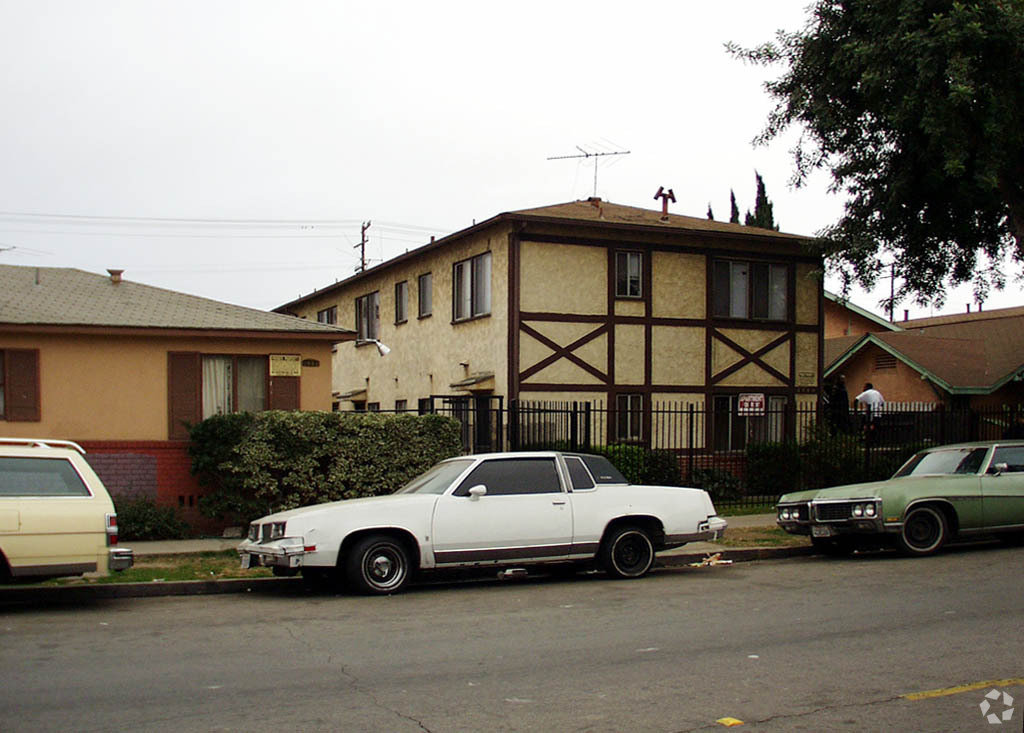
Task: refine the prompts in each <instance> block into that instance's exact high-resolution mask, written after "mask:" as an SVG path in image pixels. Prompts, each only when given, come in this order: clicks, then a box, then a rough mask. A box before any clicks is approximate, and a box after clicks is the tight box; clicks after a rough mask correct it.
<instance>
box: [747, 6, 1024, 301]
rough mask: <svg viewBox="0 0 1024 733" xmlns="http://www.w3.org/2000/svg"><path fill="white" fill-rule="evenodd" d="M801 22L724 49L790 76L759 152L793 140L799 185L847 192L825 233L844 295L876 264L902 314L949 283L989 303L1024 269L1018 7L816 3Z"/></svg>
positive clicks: (1022, 12)
mask: <svg viewBox="0 0 1024 733" xmlns="http://www.w3.org/2000/svg"><path fill="white" fill-rule="evenodd" d="M810 13H811V15H810V20H809V23H808V25H807V26H806V27H805V28H804V30H803V31H801V32H797V33H787V32H785V31H779V32H778V33H777V34H776V40H775V42H772V43H766V44H764V45H762V46H760V47H757V48H754V49H743V48H740V47H738V46H736V45H734V44H730V46H729V50H730V52H731V53H732V54H733V55H735V56H738V57H740V58H743V59H745V60H748V61H752V62H754V63H757V64H762V65H772V64H781V65H783V66H785V70H784V72H783V73H782V75H781V76H780V77H779V78H777V79H775V80H773V81H769V82H767V83H766V84H765V88H766V90H767V91H768V93H769V94H770V95H771V96H772V97H773V98H774V99H775V102H776V106H775V108H774V110H773V111H772V112H771V113H770V114H769V116H768V121H767V124H766V126H765V129H764V131H763V132H762V133H761V135H759V137H758V138H757V141H756V142H759V143H762V144H763V143H767V142H768V141H770V140H772V139H774V138H776V137H778V136H779V135H780V134H781V133H782V132H783V131H784V130H786V129H787V128H789V127H790V126H791V125H797V126H800V127H802V128H803V134H802V136H801V139H800V142H799V143H798V145H797V147H796V148H795V150H794V163H795V172H794V183H795V184H796V185H798V186H799V185H801V184H803V183H804V182H806V180H807V177H808V175H809V174H810V173H811V172H813V171H814V170H817V169H826V170H828V171H829V172H830V173H831V176H832V190H833V191H836V192H844V193H845V194H847V202H846V205H845V211H844V213H843V216H842V217H841V219H840V220H839V221H838V222H837V223H835V224H834V225H832V226H830V227H828V228H827V229H826V230H824V231H823V232H821V233H820V234H821V236H822V239H821V244H822V249H823V253H824V254H825V255H826V256H827V257H828V258H829V262H830V265H831V266H832V267H834V268H835V269H836V270H837V271H839V273H840V274H841V275H842V276H843V278H844V280H845V282H847V283H848V282H849V281H850V280H851V279H855V280H856V281H858V282H859V283H860V284H862V285H863V286H865V287H871V286H872V285H873V284H874V282H875V280H876V278H877V277H878V275H879V273H880V272H881V271H882V269H883V268H886V269H888V267H889V264H890V263H889V262H884V263H883V261H882V258H881V257H880V255H881V254H885V255H886V259H889V260H892V262H893V265H894V268H895V273H896V275H897V276H898V277H899V278H900V279H901V281H902V284H901V285H900V287H899V290H898V291H897V293H896V300H897V301H900V300H903V299H904V298H905V297H907V296H911V295H913V296H914V298H915V300H916V301H917V302H919V303H921V304H928V303H936V304H941V302H942V296H943V290H944V288H945V286H946V285H957V284H960V283H963V282H967V281H973V282H974V287H975V297H976V298H978V300H979V302H982V301H983V300H984V297H985V295H986V293H987V292H988V289H989V287H992V286H995V287H996V288H1001V287H1002V286H1003V284H1004V283H1005V279H1004V276H1003V274H1002V272H1001V271H1000V269H999V263H1000V262H1001V261H1002V260H1003V259H1004V258H1005V257H1006V255H1010V256H1012V258H1013V259H1014V260H1015V261H1016V262H1017V263H1021V262H1024V3H1022V2H1021V0H974V1H972V2H962V1H956V0H891V2H886V3H877V2H870V1H869V0H817V1H816V2H815V4H814V5H813V6H811V8H810ZM986 261H987V264H985V262H986Z"/></svg>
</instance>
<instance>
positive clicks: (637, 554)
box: [612, 532, 651, 575]
mask: <svg viewBox="0 0 1024 733" xmlns="http://www.w3.org/2000/svg"><path fill="white" fill-rule="evenodd" d="M612 559H613V560H614V561H615V567H616V568H617V569H618V570H619V572H621V573H623V574H624V575H637V574H640V573H643V572H644V571H645V570H647V568H648V567H649V566H650V564H651V543H650V540H648V539H647V537H645V536H644V535H643V534H642V533H640V532H629V533H627V534H623V535H621V536H620V537H619V539H618V540H617V541H616V542H615V551H614V553H613V556H612Z"/></svg>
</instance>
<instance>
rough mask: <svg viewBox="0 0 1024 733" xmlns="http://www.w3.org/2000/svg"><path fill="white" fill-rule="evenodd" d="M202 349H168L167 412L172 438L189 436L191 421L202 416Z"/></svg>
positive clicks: (192, 422) (195, 420)
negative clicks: (200, 358)
mask: <svg viewBox="0 0 1024 733" xmlns="http://www.w3.org/2000/svg"><path fill="white" fill-rule="evenodd" d="M199 369H200V361H199V353H198V352H194V351H187V352H183V351H170V352H168V353H167V415H168V428H167V437H168V439H169V440H188V427H187V425H190V424H191V425H194V424H195V423H197V422H199V420H200V418H201V412H200V405H201V404H202V402H201V400H200V391H199V389H200V385H201V383H202V380H201V374H200V371H199Z"/></svg>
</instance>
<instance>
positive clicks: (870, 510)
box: [864, 504, 875, 517]
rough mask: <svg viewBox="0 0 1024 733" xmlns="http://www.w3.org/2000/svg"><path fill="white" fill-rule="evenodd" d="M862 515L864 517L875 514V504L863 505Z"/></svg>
mask: <svg viewBox="0 0 1024 733" xmlns="http://www.w3.org/2000/svg"><path fill="white" fill-rule="evenodd" d="M864 516H865V517H873V516H875V505H874V504H868V505H867V506H866V507H864Z"/></svg>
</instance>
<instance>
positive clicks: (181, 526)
mask: <svg viewBox="0 0 1024 733" xmlns="http://www.w3.org/2000/svg"><path fill="white" fill-rule="evenodd" d="M113 500H114V511H116V512H117V534H118V536H119V537H120V539H122V540H127V541H129V542H131V541H138V542H142V541H145V540H180V539H184V538H186V537H188V536H189V534H190V533H191V530H190V528H189V526H188V524H187V523H185V522H184V521H183V520H182V519H181V518H180V517H179V516H178V512H177V511H175V509H174V508H173V507H169V506H158V505H157V503H156V502H155V501H153V500H152V499H151V498H149V497H147V496H140V495H134V494H129V495H124V496H115V497H113Z"/></svg>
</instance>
